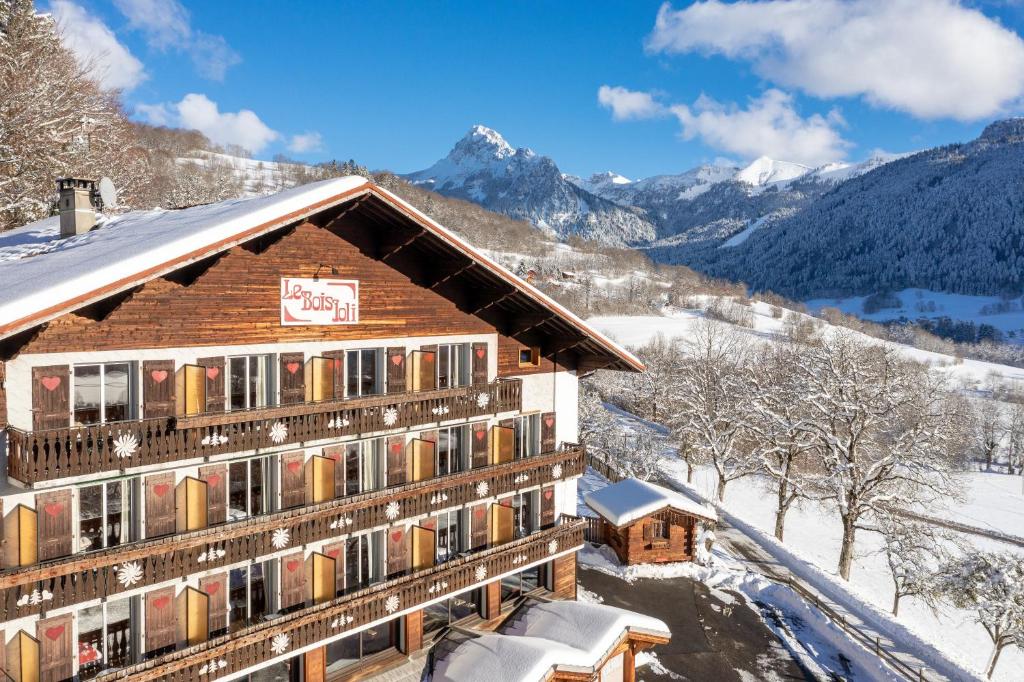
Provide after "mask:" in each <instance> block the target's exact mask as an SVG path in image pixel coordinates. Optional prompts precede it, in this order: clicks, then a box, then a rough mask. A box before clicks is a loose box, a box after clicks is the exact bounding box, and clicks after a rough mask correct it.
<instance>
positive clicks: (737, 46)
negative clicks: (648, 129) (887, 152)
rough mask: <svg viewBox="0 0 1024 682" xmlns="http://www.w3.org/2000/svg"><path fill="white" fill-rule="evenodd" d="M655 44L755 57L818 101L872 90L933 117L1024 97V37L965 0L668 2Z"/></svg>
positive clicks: (659, 48)
mask: <svg viewBox="0 0 1024 682" xmlns="http://www.w3.org/2000/svg"><path fill="white" fill-rule="evenodd" d="M647 49H648V50H649V51H650V52H654V53H689V52H697V53H702V54H718V55H723V56H725V57H727V58H729V59H734V60H742V61H749V62H750V63H751V64H752V65H753V68H754V70H755V71H756V72H757V73H758V74H759V75H760V76H762V77H764V78H766V79H768V80H771V81H773V82H775V83H778V84H781V85H784V86H787V87H792V88H799V89H801V90H803V91H805V92H807V93H809V94H812V95H815V96H817V97H823V98H831V97H844V96H862V97H864V98H865V99H867V101H868V102H870V103H871V104H873V105H875V106H879V107H887V108H893V109H899V110H902V111H906V112H909V113H910V114H912V115H914V116H917V117H919V118H926V119H931V118H954V119H959V120H973V119H977V118H982V117H986V116H991V115H994V114H998V113H1000V112H1003V111H1006V110H1007V109H1009V108H1012V107H1013V106H1015V105H1016V104H1018V103H1019V101H1020V99H1021V97H1022V95H1024V40H1022V39H1021V37H1020V36H1019V35H1017V34H1016V33H1014V32H1013V31H1011V30H1009V29H1007V28H1005V27H1003V26H1002V25H1000V24H999V23H998V22H997V21H996V20H994V19H991V18H989V17H987V16H985V15H984V14H983V13H982V12H981V11H979V10H977V9H974V8H970V7H964V6H962V5H961V4H960V3H959V2H957V1H956V0H792V1H791V2H781V1H779V0H768V1H766V2H751V1H749V0H741V1H739V2H734V3H724V2H721V1H720V0H704V1H703V2H696V3H694V4H692V5H690V6H689V7H687V8H685V9H682V10H675V9H673V8H672V7H671V6H670V5H669V4H668V3H666V4H664V5H662V6H661V9H660V10H659V11H658V17H657V20H656V22H655V26H654V30H653V31H652V32H651V34H650V35H649V36H648V38H647Z"/></svg>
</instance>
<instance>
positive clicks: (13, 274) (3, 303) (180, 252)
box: [0, 176, 644, 370]
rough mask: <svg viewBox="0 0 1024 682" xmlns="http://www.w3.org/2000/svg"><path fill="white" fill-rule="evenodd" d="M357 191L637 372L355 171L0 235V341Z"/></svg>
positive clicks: (550, 303)
mask: <svg viewBox="0 0 1024 682" xmlns="http://www.w3.org/2000/svg"><path fill="white" fill-rule="evenodd" d="M363 195H371V196H373V197H376V198H377V199H379V200H380V201H382V202H383V203H384V204H386V205H387V206H389V207H390V209H391V211H392V212H393V213H394V214H396V215H401V216H403V217H404V218H406V219H409V220H412V221H413V222H415V223H416V224H418V225H419V226H421V227H422V229H424V230H426V231H427V232H429V233H431V234H432V235H434V237H435V238H436V239H438V240H440V241H441V242H443V244H444V248H447V249H451V250H455V251H457V252H459V253H461V254H463V255H464V256H466V257H468V258H470V259H472V260H473V261H475V262H476V263H479V264H480V265H481V266H483V269H484V270H485V271H487V272H489V273H490V276H491V277H494V278H497V279H500V280H502V281H504V282H505V283H506V285H509V284H510V285H512V286H514V287H515V289H517V290H518V291H519V292H520V293H522V294H523V295H525V296H526V297H527V298H529V299H530V300H531V304H536V305H540V306H542V307H543V308H546V309H547V310H548V311H550V312H552V313H554V314H555V317H556V318H560V319H561V320H563V321H564V322H565V323H567V324H568V325H570V326H571V327H573V328H575V329H577V330H578V331H579V332H582V333H583V334H584V335H585V336H586V337H587V338H588V339H590V340H592V341H593V342H594V343H596V344H597V346H598V347H600V348H601V350H602V352H603V353H608V354H609V355H611V356H612V357H613V358H615V360H614V361H613V363H614V364H615V365H617V366H619V367H620V368H629V369H634V370H643V369H644V365H643V363H642V362H641V361H640V360H639V359H637V358H636V356H634V355H633V354H632V353H630V352H628V351H626V350H625V349H623V348H622V347H620V346H619V345H618V344H616V343H615V342H613V341H611V340H610V339H608V338H607V337H605V336H604V335H603V334H601V333H600V332H597V331H595V330H594V329H592V328H591V327H590V326H588V325H587V324H586V323H585V322H584V321H583V320H581V319H580V318H579V317H577V316H576V315H574V314H573V313H572V312H570V311H569V310H567V309H566V308H564V307H563V306H561V305H559V304H558V303H556V302H555V301H554V300H552V299H551V298H550V297H548V296H547V295H545V294H544V293H542V292H541V291H539V290H537V289H536V288H534V287H533V286H531V285H530V284H527V283H526V282H524V281H522V280H520V279H519V278H518V277H516V276H514V275H512V274H511V273H509V272H507V271H506V270H505V269H504V268H502V267H501V266H500V265H499V264H497V263H495V262H494V261H493V260H491V259H490V258H487V257H486V256H484V255H483V254H481V253H480V252H478V251H476V250H475V249H473V248H472V247H470V246H469V245H468V244H466V243H465V242H463V241H462V240H461V239H460V238H459V237H457V236H456V235H454V234H453V233H451V232H449V231H448V230H447V229H445V228H444V227H442V226H441V225H439V224H438V223H437V222H435V221H434V220H432V219H430V218H429V217H427V216H426V215H425V214H423V213H422V212H420V211H419V210H417V209H416V208H415V207H413V206H411V205H410V204H408V203H407V202H405V201H403V200H402V199H400V198H399V197H397V196H395V195H394V194H392V193H391V192H388V191H387V190H384V189H382V188H380V187H378V186H377V185H375V184H373V183H372V182H370V181H368V180H367V179H365V178H363V177H359V176H348V177H342V178H333V179H330V180H323V181H320V182H315V183H310V184H308V185H302V186H299V187H294V188H291V189H286V190H283V191H281V192H278V193H276V194H271V195H268V196H261V197H252V198H246V199H232V200H228V201H221V202H218V203H215V204H207V205H204V206H195V207H192V208H186V209H182V210H174V211H166V210H153V211H134V212H131V213H126V214H124V215H120V216H115V217H111V218H107V219H105V220H102V221H101V222H100V223H99V226H98V227H97V228H95V229H93V230H91V231H90V232H87V233H85V234H82V235H77V236H73V237H68V238H64V239H62V238H61V237H60V226H59V219H58V218H56V217H51V218H46V219H44V220H40V221H37V222H35V223H30V224H28V225H25V226H23V227H21V228H18V229H15V230H11V231H8V232H3V233H0V290H2V291H3V292H4V296H3V298H2V299H0V339H2V338H6V337H8V336H12V335H14V334H17V333H18V332H21V331H25V330H27V329H31V328H32V327H35V326H37V325H39V324H42V323H44V322H47V321H49V320H51V319H53V318H55V317H57V316H59V315H62V314H65V313H67V312H70V311H72V310H76V309H78V308H81V307H83V306H86V305H89V304H91V303H94V302H96V301H99V300H102V299H104V298H107V297H109V296H112V295H115V294H117V293H119V292H122V291H125V290H127V289H130V288H132V287H135V286H138V285H139V284H142V283H144V282H147V281H149V280H151V279H154V278H156V277H161V276H163V275H166V274H168V273H170V272H173V271H175V270H177V269H180V268H182V267H185V266H187V265H189V264H190V263H193V262H195V261H198V260H202V259H203V258H206V257H209V256H212V255H214V254H216V253H219V252H221V251H225V250H227V249H230V248H231V247H233V246H236V245H238V244H241V243H244V242H246V241H248V240H250V239H253V238H256V237H259V236H260V235H263V234H266V233H268V232H271V231H273V230H276V229H279V228H281V227H283V226H285V225H289V224H292V223H295V222H297V221H300V220H302V219H304V218H307V217H309V216H312V215H314V214H316V213H318V212H320V211H324V210H326V209H329V208H331V207H334V206H337V205H339V204H342V203H345V202H348V201H352V200H354V199H356V198H358V197H360V196H363Z"/></svg>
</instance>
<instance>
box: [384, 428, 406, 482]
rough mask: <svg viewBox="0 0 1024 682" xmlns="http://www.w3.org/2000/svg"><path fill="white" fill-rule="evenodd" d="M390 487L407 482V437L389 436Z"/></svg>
mask: <svg viewBox="0 0 1024 682" xmlns="http://www.w3.org/2000/svg"><path fill="white" fill-rule="evenodd" d="M387 448H388V487H391V486H393V485H402V484H403V483H405V482H406V480H407V473H408V472H407V467H408V463H407V461H406V445H405V436H388V439H387Z"/></svg>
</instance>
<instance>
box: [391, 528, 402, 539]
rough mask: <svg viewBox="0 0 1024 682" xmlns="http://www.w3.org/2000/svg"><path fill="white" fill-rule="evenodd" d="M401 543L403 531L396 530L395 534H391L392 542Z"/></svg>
mask: <svg viewBox="0 0 1024 682" xmlns="http://www.w3.org/2000/svg"><path fill="white" fill-rule="evenodd" d="M401 541H402V531H400V530H396V531H394V532H393V533H391V542H401Z"/></svg>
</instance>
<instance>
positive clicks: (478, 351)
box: [476, 348, 487, 360]
mask: <svg viewBox="0 0 1024 682" xmlns="http://www.w3.org/2000/svg"><path fill="white" fill-rule="evenodd" d="M485 355H487V349H486V348H477V349H476V356H477V357H478V358H480V359H481V360H483V359H484V356H485Z"/></svg>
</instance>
